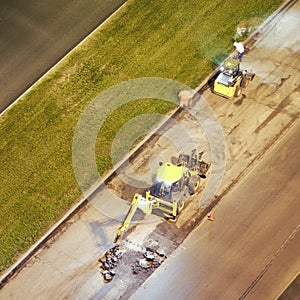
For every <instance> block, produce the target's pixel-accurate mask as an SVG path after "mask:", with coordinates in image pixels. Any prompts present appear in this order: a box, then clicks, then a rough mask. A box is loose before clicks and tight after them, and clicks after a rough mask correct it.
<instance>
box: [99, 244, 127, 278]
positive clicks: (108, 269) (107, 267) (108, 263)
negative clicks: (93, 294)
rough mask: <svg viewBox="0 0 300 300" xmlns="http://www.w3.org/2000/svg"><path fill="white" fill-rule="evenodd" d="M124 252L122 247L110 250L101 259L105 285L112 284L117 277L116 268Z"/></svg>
mask: <svg viewBox="0 0 300 300" xmlns="http://www.w3.org/2000/svg"><path fill="white" fill-rule="evenodd" d="M122 254H123V253H122V251H121V250H120V245H116V246H115V247H113V248H111V249H109V250H108V251H107V252H106V253H105V254H104V256H102V257H101V258H99V260H98V261H99V262H100V273H101V275H102V277H103V281H104V282H105V283H107V282H110V281H111V280H112V279H113V277H114V276H115V274H116V272H115V270H114V269H115V267H116V266H117V263H118V260H119V259H120V258H121V257H122Z"/></svg>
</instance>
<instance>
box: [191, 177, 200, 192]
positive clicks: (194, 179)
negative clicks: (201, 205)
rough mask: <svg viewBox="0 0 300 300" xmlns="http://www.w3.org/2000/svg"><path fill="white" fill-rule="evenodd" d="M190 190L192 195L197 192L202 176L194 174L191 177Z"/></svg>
mask: <svg viewBox="0 0 300 300" xmlns="http://www.w3.org/2000/svg"><path fill="white" fill-rule="evenodd" d="M188 187H189V192H190V194H191V195H193V194H195V192H196V191H197V190H198V189H199V187H200V177H198V176H197V175H194V176H192V177H190V178H189V184H188Z"/></svg>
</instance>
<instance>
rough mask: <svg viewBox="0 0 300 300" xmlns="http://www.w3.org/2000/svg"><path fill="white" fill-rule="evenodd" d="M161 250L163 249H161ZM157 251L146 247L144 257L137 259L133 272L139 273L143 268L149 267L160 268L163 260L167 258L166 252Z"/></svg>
mask: <svg viewBox="0 0 300 300" xmlns="http://www.w3.org/2000/svg"><path fill="white" fill-rule="evenodd" d="M160 250H161V249H160ZM162 253H163V251H162V250H161V251H160V252H158V251H155V250H153V249H151V248H148V247H147V248H146V249H145V251H144V253H143V256H144V257H143V258H140V259H138V260H137V261H136V263H135V265H134V266H133V267H132V271H133V274H138V273H139V272H140V271H142V270H146V271H148V270H149V269H151V268H152V269H156V268H158V267H159V266H160V265H161V264H162V262H163V261H164V260H165V259H166V256H165V254H162Z"/></svg>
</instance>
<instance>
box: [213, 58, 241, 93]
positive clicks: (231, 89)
mask: <svg viewBox="0 0 300 300" xmlns="http://www.w3.org/2000/svg"><path fill="white" fill-rule="evenodd" d="M242 76H243V74H242V72H241V70H240V62H239V61H238V60H236V59H232V58H229V59H227V60H226V61H225V62H224V63H223V64H222V65H221V67H220V73H219V75H218V76H217V78H216V80H215V81H214V86H213V91H214V93H215V94H218V95H221V96H223V97H226V98H231V97H233V96H239V95H240V92H241V90H240V88H239V86H240V83H241V80H242Z"/></svg>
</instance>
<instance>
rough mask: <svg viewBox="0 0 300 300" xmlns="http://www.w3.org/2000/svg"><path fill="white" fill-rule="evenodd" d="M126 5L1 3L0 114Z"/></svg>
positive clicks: (85, 0)
mask: <svg viewBox="0 0 300 300" xmlns="http://www.w3.org/2000/svg"><path fill="white" fill-rule="evenodd" d="M124 2H126V0H74V1H61V0H51V1H50V0H43V1H34V0H28V1H27V0H26V1H23V0H13V1H11V0H2V1H1V2H0V53H1V55H0V65H1V68H0V86H1V89H0V112H2V111H3V110H4V109H5V108H6V107H8V106H9V105H10V104H11V103H12V102H14V101H15V100H16V99H17V98H18V97H19V96H20V95H21V94H22V93H23V92H24V91H25V90H27V89H28V88H29V87H30V86H31V85H32V84H33V83H34V82H36V81H37V80H38V79H39V78H40V77H41V76H42V75H43V74H44V73H45V72H46V71H47V70H49V69H50V68H51V67H52V66H53V65H54V64H55V63H56V62H58V61H59V60H60V59H61V58H62V57H63V56H65V54H66V53H68V52H69V51H70V50H71V49H72V48H73V47H74V46H76V45H77V44H78V43H79V42H80V41H81V40H82V39H83V38H85V37H86V36H87V35H88V34H89V33H90V32H92V31H93V29H95V28H96V27H97V26H99V24H101V23H102V22H103V21H104V20H105V19H107V18H108V17H109V16H110V15H111V14H112V13H113V12H114V11H115V10H116V9H118V8H119V7H120V6H121V5H122V4H123V3H124Z"/></svg>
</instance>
